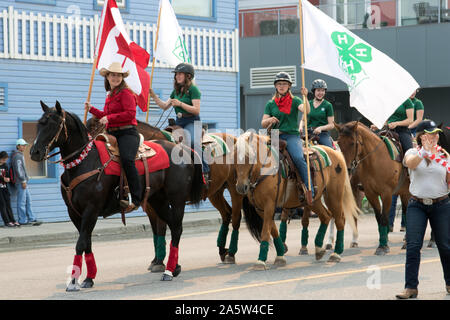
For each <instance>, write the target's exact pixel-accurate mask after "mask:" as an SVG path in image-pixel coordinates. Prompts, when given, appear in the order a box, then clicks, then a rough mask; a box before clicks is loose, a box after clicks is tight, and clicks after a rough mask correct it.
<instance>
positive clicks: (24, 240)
mask: <svg viewBox="0 0 450 320" xmlns="http://www.w3.org/2000/svg"><path fill="white" fill-rule="evenodd" d="M220 221H221V219H220V218H213V219H203V220H194V221H186V222H184V223H183V229H188V228H194V227H204V226H218V225H219V224H220ZM143 232H148V233H150V234H152V227H151V225H150V224H137V225H130V226H120V227H112V228H101V229H98V230H95V229H94V231H93V232H92V238H93V239H99V238H102V237H106V236H114V235H125V234H127V235H132V234H139V233H143ZM169 232H170V230H169ZM77 239H78V232H77V231H73V232H60V233H50V234H39V235H28V236H12V237H11V236H10V237H3V238H0V247H7V246H9V245H12V244H15V245H17V244H22V245H26V244H37V243H44V242H45V243H48V242H56V241H63V240H74V241H75V240H77Z"/></svg>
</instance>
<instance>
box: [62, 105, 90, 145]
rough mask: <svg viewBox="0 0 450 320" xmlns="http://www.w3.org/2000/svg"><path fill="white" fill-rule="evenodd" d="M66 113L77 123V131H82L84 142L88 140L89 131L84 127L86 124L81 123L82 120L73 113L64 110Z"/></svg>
mask: <svg viewBox="0 0 450 320" xmlns="http://www.w3.org/2000/svg"><path fill="white" fill-rule="evenodd" d="M64 111H65V112H66V114H67V115H69V116H70V117H71V118H72V119H73V120H74V122H75V126H76V127H77V129H78V130H79V131H80V133H81V134H82V136H83V139H84V140H88V139H89V137H88V130H87V128H86V126H85V125H84V123H83V122H82V121H81V119H80V118H79V117H78V116H77V115H76V114H75V113H73V112H70V111H67V110H64Z"/></svg>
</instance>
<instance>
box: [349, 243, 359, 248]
mask: <svg viewBox="0 0 450 320" xmlns="http://www.w3.org/2000/svg"><path fill="white" fill-rule="evenodd" d="M350 248H358V243H357V242H352V243H350Z"/></svg>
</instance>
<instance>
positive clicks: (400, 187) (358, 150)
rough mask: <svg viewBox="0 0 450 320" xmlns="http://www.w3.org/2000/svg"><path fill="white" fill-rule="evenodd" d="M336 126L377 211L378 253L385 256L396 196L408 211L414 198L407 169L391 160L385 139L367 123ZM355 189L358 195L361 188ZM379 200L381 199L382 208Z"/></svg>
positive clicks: (344, 150) (352, 167) (343, 148)
mask: <svg viewBox="0 0 450 320" xmlns="http://www.w3.org/2000/svg"><path fill="white" fill-rule="evenodd" d="M335 127H336V129H337V130H338V132H339V138H338V144H339V147H340V149H341V151H342V153H343V154H344V157H345V160H346V162H347V166H348V167H349V168H350V170H351V174H352V175H354V176H355V178H356V180H357V181H359V182H360V183H361V184H362V186H363V188H364V193H365V195H366V198H367V200H368V201H369V203H370V205H371V206H372V208H373V209H374V211H375V217H376V220H377V223H378V232H379V246H378V248H377V249H376V251H375V254H376V255H385V254H386V253H388V252H389V245H388V232H389V210H390V207H391V202H392V195H394V194H397V195H399V196H400V199H401V202H402V210H404V212H406V208H407V205H408V201H409V198H410V197H411V195H410V193H409V190H408V189H409V179H408V177H407V172H406V169H405V168H404V167H403V165H402V164H401V163H400V162H398V161H395V160H392V159H391V157H390V155H389V151H388V149H387V147H386V145H385V143H384V142H383V140H382V139H381V138H380V137H378V136H377V135H376V134H375V133H373V132H372V131H371V130H370V129H369V128H367V127H366V126H365V125H364V124H362V123H360V122H357V121H352V122H349V123H346V124H344V125H340V124H335ZM353 188H354V190H353V192H354V193H355V192H356V191H357V190H356V188H357V186H353ZM355 194H356V193H355ZM378 197H380V198H381V202H382V207H381V206H380V202H379V200H378Z"/></svg>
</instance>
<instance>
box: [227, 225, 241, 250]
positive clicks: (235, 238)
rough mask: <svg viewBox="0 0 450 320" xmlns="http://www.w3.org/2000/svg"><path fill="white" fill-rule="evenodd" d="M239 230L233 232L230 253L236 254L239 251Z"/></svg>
mask: <svg viewBox="0 0 450 320" xmlns="http://www.w3.org/2000/svg"><path fill="white" fill-rule="evenodd" d="M238 240H239V230H233V231H232V232H231V240H230V248H229V249H228V253H231V254H235V253H236V252H237V251H238Z"/></svg>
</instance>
